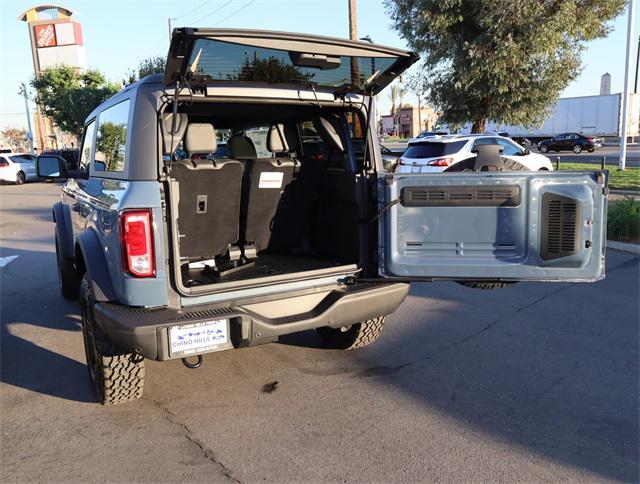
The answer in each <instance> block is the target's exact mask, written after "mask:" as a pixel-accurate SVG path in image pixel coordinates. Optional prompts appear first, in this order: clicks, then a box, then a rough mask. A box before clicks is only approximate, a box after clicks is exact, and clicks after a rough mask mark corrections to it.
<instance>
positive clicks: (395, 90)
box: [389, 84, 400, 116]
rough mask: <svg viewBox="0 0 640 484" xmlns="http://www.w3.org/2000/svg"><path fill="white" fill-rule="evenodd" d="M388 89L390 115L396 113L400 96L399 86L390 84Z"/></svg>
mask: <svg viewBox="0 0 640 484" xmlns="http://www.w3.org/2000/svg"><path fill="white" fill-rule="evenodd" d="M389 89H391V90H390V91H389V101H391V116H395V115H396V111H397V110H398V97H400V86H399V85H397V84H391V86H390V88H389Z"/></svg>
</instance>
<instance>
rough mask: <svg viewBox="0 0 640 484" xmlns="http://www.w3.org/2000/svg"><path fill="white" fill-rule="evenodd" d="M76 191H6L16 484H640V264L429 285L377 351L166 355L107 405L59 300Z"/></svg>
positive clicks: (1, 273) (2, 236) (6, 320)
mask: <svg viewBox="0 0 640 484" xmlns="http://www.w3.org/2000/svg"><path fill="white" fill-rule="evenodd" d="M58 194H59V187H58V186H56V185H53V184H46V183H33V184H27V185H24V186H3V187H0V202H1V204H2V207H1V213H0V246H1V251H0V261H4V262H6V265H4V267H1V268H0V277H1V286H2V287H1V296H0V297H1V299H0V303H1V308H2V311H1V316H0V318H1V324H2V338H1V340H0V342H1V345H2V346H1V358H2V360H1V370H2V373H1V381H2V383H0V390H1V391H0V411H1V413H2V427H1V431H2V434H1V439H0V441H1V443H0V445H1V449H0V450H1V453H0V457H1V461H0V467H1V468H2V480H3V481H4V482H25V481H45V480H46V481H54V482H76V481H81V480H82V481H123V482H139V481H162V482H188V481H205V480H206V481H209V482H211V481H222V480H228V481H235V482H238V481H259V480H266V481H278V482H286V481H341V482H343V481H360V482H374V481H376V482H379V481H394V482H397V481H405V482H409V481H456V482H464V481H474V482H477V481H575V482H593V481H602V480H622V481H634V482H636V481H638V478H639V476H638V452H639V447H638V395H639V393H640V391H639V388H638V386H639V380H640V376H639V371H638V343H639V333H638V331H639V329H638V328H639V322H638V299H637V297H638V291H639V287H638V280H639V278H638V275H639V274H638V268H639V265H638V261H639V260H640V259H639V257H638V256H637V255H633V254H627V253H622V252H615V251H611V250H610V251H608V253H607V278H606V279H605V280H604V281H601V282H598V283H595V284H522V283H521V284H516V285H514V286H512V287H509V288H507V289H502V290H498V291H486V292H485V291H479V290H474V289H468V288H465V287H462V286H459V285H457V284H455V283H433V284H414V285H413V286H412V289H411V294H410V296H409V297H408V298H407V300H406V301H405V303H404V304H403V305H402V306H401V308H400V309H399V310H398V311H397V312H396V313H395V314H393V315H391V316H390V317H389V318H388V319H387V325H386V329H385V334H383V335H382V338H381V339H380V340H379V341H378V342H377V343H375V344H374V345H372V346H370V347H368V348H365V349H362V350H359V351H352V352H341V351H329V350H325V349H322V348H321V344H320V340H319V339H318V337H317V336H316V335H315V333H314V332H306V333H300V334H296V335H292V336H288V337H286V338H282V340H281V341H280V343H278V344H269V345H264V346H259V347H256V348H247V349H242V350H235V351H225V352H220V353H214V354H211V355H206V356H205V357H204V365H203V366H202V367H201V368H199V369H197V370H187V369H186V368H184V367H183V366H182V364H181V363H180V362H179V361H172V362H165V363H156V362H147V379H146V387H145V394H144V396H143V398H142V399H141V400H140V401H137V402H133V403H128V404H125V405H121V406H116V407H102V406H100V405H97V404H96V403H94V398H93V394H92V391H91V388H90V386H89V380H88V375H87V369H86V366H85V360H84V350H83V346H82V333H81V331H80V316H79V312H78V305H77V303H75V302H67V301H65V300H63V299H62V298H61V297H60V295H59V293H58V288H57V278H56V264H55V254H54V248H53V237H52V234H53V224H52V223H51V210H50V207H51V204H52V203H54V202H55V200H56V199H57V197H58ZM16 256H17V258H15V259H13V260H10V261H9V258H10V257H16ZM4 262H3V263H4ZM0 265H2V264H0ZM276 381H277V382H278V383H277V385H275V387H276V390H275V391H274V392H272V393H265V392H264V391H263V387H264V385H265V384H270V383H273V382H276Z"/></svg>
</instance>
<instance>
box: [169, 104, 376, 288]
mask: <svg viewBox="0 0 640 484" xmlns="http://www.w3.org/2000/svg"><path fill="white" fill-rule="evenodd" d="M214 113H215V114H214ZM160 124H161V129H162V137H163V141H164V143H163V145H164V163H165V166H166V171H167V174H168V176H167V182H168V192H169V195H170V204H169V214H170V216H169V217H168V220H169V222H170V227H169V229H170V230H169V232H170V234H171V237H170V240H171V242H170V243H171V245H172V247H171V249H172V254H173V258H172V261H173V264H174V274H175V275H176V279H178V280H177V282H178V285H179V286H182V288H183V289H185V290H192V289H194V288H195V289H197V290H201V289H204V288H205V287H210V288H211V290H214V291H215V290H216V288H218V287H221V284H224V283H240V282H242V281H247V283H250V282H252V281H255V282H258V280H260V282H262V280H263V279H264V278H275V277H279V279H282V278H283V277H282V276H287V275H292V276H294V275H298V276H300V275H303V276H304V277H309V276H313V275H316V274H317V275H319V276H320V275H323V274H332V273H337V272H340V271H355V270H357V268H358V266H360V265H361V264H362V256H363V246H362V241H363V240H365V239H366V237H363V233H364V232H363V231H365V232H366V230H369V228H368V225H369V224H366V223H363V222H362V221H363V220H365V219H366V217H365V215H366V213H367V204H366V196H365V191H364V182H363V179H362V175H359V174H358V173H359V171H360V170H359V168H361V167H360V165H361V164H362V163H363V158H364V156H363V149H362V147H363V145H364V140H363V132H364V130H363V126H364V123H363V120H362V119H361V118H360V117H359V115H358V114H356V112H354V111H349V110H348V109H344V108H341V109H335V108H334V109H321V110H320V109H318V106H308V105H302V106H301V105H300V104H298V105H284V104H283V105H272V104H268V105H267V104H240V105H239V104H233V105H232V104H224V103H210V102H209V103H193V104H191V105H188V106H181V109H180V111H179V112H177V113H176V114H175V115H174V114H173V113H172V112H171V111H169V112H165V113H163V114H162V115H161V123H160Z"/></svg>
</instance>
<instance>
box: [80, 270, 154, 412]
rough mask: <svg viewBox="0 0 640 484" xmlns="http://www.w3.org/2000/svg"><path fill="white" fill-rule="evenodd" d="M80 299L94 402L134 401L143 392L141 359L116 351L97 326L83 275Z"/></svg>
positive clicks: (89, 288)
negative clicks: (94, 396)
mask: <svg viewBox="0 0 640 484" xmlns="http://www.w3.org/2000/svg"><path fill="white" fill-rule="evenodd" d="M80 295H81V299H80V309H81V313H82V336H83V339H84V351H85V356H86V358H87V369H88V370H89V378H90V379H91V384H92V385H93V388H94V390H95V395H96V400H97V401H98V403H101V404H102V405H109V404H118V403H125V402H130V401H132V400H137V399H138V398H140V397H141V396H142V391H143V389H144V375H145V370H144V358H142V357H141V356H140V355H136V354H135V353H127V352H126V351H123V350H121V349H120V348H118V346H117V345H116V344H115V343H114V342H113V341H111V340H110V339H109V337H108V336H107V335H106V334H105V333H104V332H103V331H102V330H101V329H100V327H99V326H98V325H97V324H96V321H95V317H94V306H95V296H94V294H93V287H92V285H91V281H90V280H89V278H88V277H87V275H86V274H85V276H84V277H83V278H82V283H81V284H80Z"/></svg>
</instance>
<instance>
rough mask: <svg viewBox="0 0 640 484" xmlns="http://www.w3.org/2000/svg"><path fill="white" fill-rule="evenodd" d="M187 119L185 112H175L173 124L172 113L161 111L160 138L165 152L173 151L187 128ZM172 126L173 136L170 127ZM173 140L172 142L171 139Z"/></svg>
mask: <svg viewBox="0 0 640 484" xmlns="http://www.w3.org/2000/svg"><path fill="white" fill-rule="evenodd" d="M188 121H189V119H188V118H187V115H186V114H185V113H177V114H176V117H175V126H174V121H173V113H162V122H161V123H160V124H161V130H162V140H163V145H164V152H165V153H173V152H174V151H175V150H176V148H177V147H178V145H179V144H180V142H181V141H182V138H184V133H185V131H186V130H187V123H188ZM172 128H173V136H171V129H172ZM172 140H173V144H172V143H171V141H172Z"/></svg>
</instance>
